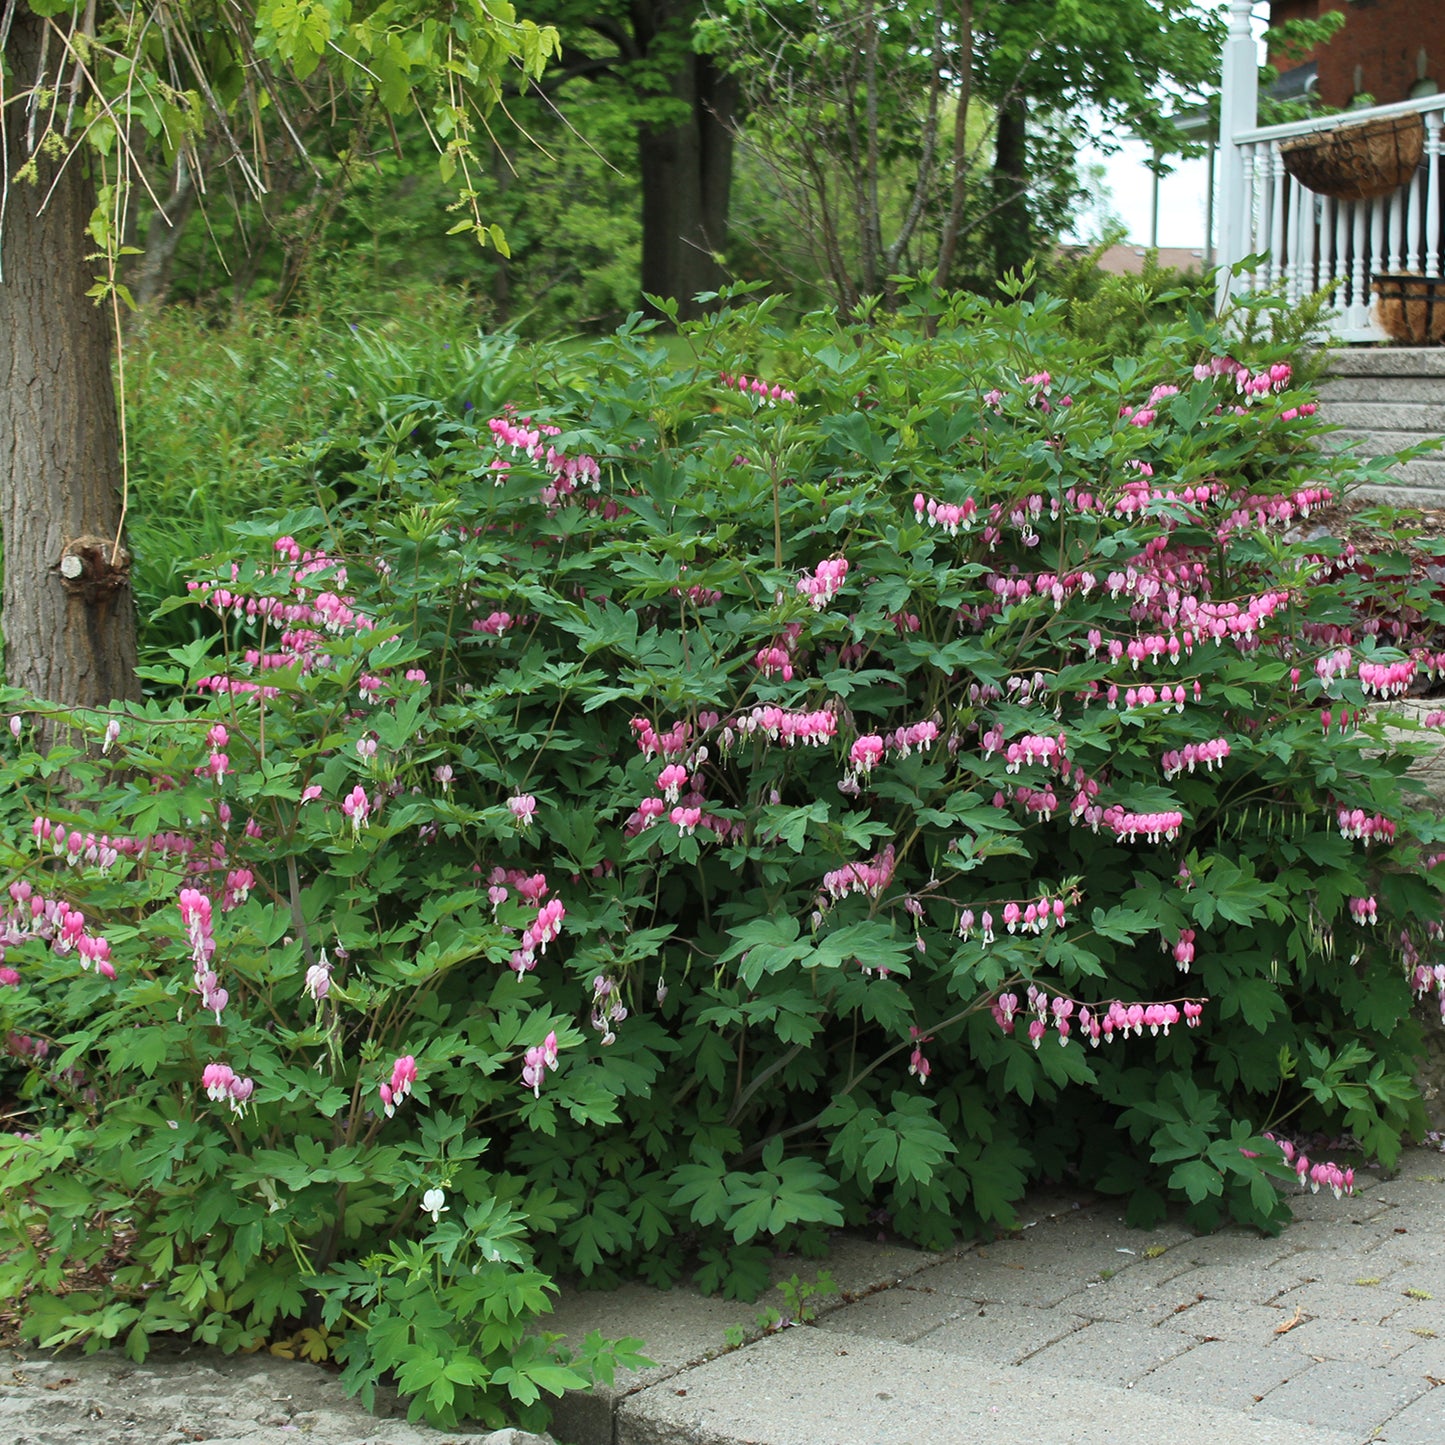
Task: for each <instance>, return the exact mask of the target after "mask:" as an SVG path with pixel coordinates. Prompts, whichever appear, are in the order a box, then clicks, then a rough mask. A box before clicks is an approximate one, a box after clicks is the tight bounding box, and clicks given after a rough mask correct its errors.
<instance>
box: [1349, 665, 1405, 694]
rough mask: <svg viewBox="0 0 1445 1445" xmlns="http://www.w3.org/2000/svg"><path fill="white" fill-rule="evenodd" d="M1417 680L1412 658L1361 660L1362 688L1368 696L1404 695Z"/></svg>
mask: <svg viewBox="0 0 1445 1445" xmlns="http://www.w3.org/2000/svg"><path fill="white" fill-rule="evenodd" d="M1414 680H1415V663H1414V661H1413V659H1411V658H1408V657H1407V658H1403V659H1401V660H1400V661H1398V662H1361V663H1360V689H1361V691H1362V692H1363V693H1364V694H1365V696H1366V697H1369V695H1370V694H1371V693H1372V692H1373V693H1378V694H1379V696H1381V697H1403V696H1404V695H1405V693H1407V692H1408V691H1409V690H1410V684H1411V683H1412V682H1414Z"/></svg>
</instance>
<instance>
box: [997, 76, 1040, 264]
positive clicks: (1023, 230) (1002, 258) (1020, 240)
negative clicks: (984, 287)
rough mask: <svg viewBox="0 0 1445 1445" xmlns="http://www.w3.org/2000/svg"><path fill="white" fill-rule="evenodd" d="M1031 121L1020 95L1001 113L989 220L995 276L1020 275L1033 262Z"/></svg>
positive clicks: (1010, 101)
mask: <svg viewBox="0 0 1445 1445" xmlns="http://www.w3.org/2000/svg"><path fill="white" fill-rule="evenodd" d="M1028 118H1029V103H1028V100H1027V98H1026V97H1024V96H1023V95H1019V94H1015V95H1013V96H1010V97H1009V99H1008V100H1006V101H1005V102H1004V104H1003V105H1002V107H1001V108H1000V109H999V113H998V138H997V141H996V142H995V150H994V162H993V207H994V209H993V215H992V217H991V218H990V221H989V231H990V239H991V240H992V243H993V264H994V275H995V276H1003V275H1006V274H1007V273H1008V272H1010V271H1013V272H1020V271H1022V270H1023V268H1024V264H1025V262H1027V261H1030V260H1032V259H1033V254H1034V241H1033V226H1032V218H1031V217H1030V215H1029V198H1028V188H1029V173H1028V169H1029V162H1028Z"/></svg>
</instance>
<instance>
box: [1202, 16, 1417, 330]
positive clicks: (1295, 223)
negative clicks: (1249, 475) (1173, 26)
mask: <svg viewBox="0 0 1445 1445" xmlns="http://www.w3.org/2000/svg"><path fill="white" fill-rule="evenodd" d="M1249 9H1250V6H1249V3H1248V0H1232V3H1231V16H1230V36H1229V40H1228V42H1227V43H1226V49H1225V65H1224V91H1223V95H1222V97H1221V106H1220V118H1221V125H1220V134H1221V147H1222V151H1223V154H1222V156H1221V158H1220V167H1219V174H1220V185H1221V194H1220V204H1219V210H1220V222H1221V224H1220V239H1219V252H1218V259H1219V264H1220V268H1221V270H1220V299H1221V301H1222V300H1223V299H1224V295H1225V293H1226V289H1227V290H1228V291H1229V292H1230V293H1232V294H1236V295H1237V294H1239V292H1241V291H1252V290H1259V289H1263V288H1266V287H1269V288H1276V287H1278V288H1283V290H1284V292H1285V294H1286V295H1287V296H1288V297H1289V298H1290V299H1291V300H1297V299H1299V298H1300V297H1302V296H1307V295H1309V294H1310V293H1311V292H1314V291H1319V290H1322V289H1323V288H1324V287H1326V286H1328V285H1330V284H1331V283H1332V282H1338V285H1337V287H1336V289H1335V292H1334V301H1333V305H1334V308H1335V310H1336V312H1337V313H1338V314H1337V316H1336V318H1335V320H1334V322H1333V323H1332V326H1331V331H1332V333H1333V335H1334V336H1335V337H1336V338H1337V339H1338V340H1340V341H1382V340H1385V339H1386V337H1385V333H1384V332H1383V331H1382V330H1381V329H1380V328H1379V326H1377V325H1376V324H1375V322H1374V321H1373V320H1372V319H1371V315H1370V308H1371V304H1372V302H1373V300H1374V297H1373V295H1372V293H1371V291H1370V281H1371V278H1372V277H1373V276H1376V275H1381V274H1391V273H1400V272H1417V273H1420V274H1422V275H1426V276H1434V277H1439V276H1441V275H1442V271H1441V264H1442V254H1441V232H1442V222H1445V215H1442V212H1445V175H1442V168H1445V157H1442V149H1445V136H1442V123H1445V95H1431V96H1424V97H1421V98H1420V99H1418V100H1409V101H1403V102H1401V103H1400V104H1398V105H1381V106H1374V107H1372V108H1370V109H1368V110H1357V111H1350V112H1349V113H1348V114H1345V115H1337V116H1329V117H1326V118H1323V119H1318V120H1308V121H1300V122H1297V123H1295V124H1292V125H1275V126H1257V125H1255V123H1254V122H1255V116H1256V113H1257V111H1256V105H1257V83H1258V82H1257V75H1258V70H1257V64H1256V51H1255V42H1254V39H1253V36H1252V35H1251V34H1250V31H1249ZM1409 114H1419V115H1420V117H1421V119H1422V121H1423V122H1424V126H1425V148H1424V155H1423V157H1422V159H1421V162H1420V165H1419V166H1418V167H1417V168H1416V171H1415V173H1414V175H1413V176H1412V177H1411V179H1410V180H1409V181H1408V182H1407V183H1406V184H1405V185H1403V186H1402V187H1401V188H1400V189H1399V190H1397V191H1394V192H1391V193H1390V194H1389V195H1386V196H1380V197H1378V198H1376V199H1374V200H1367V201H1337V200H1333V199H1331V198H1330V197H1328V196H1321V195H1317V194H1316V193H1315V192H1313V191H1311V190H1308V189H1306V188H1305V187H1304V186H1302V185H1301V184H1300V183H1299V182H1298V181H1297V180H1295V178H1294V177H1293V176H1291V175H1290V174H1289V173H1288V172H1287V171H1286V170H1285V168H1284V158H1283V156H1282V155H1281V153H1280V149H1279V146H1280V142H1281V141H1285V140H1289V139H1291V138H1293V137H1295V136H1303V135H1316V134H1319V133H1321V132H1325V131H1329V130H1333V129H1337V128H1338V127H1340V126H1349V125H1358V124H1359V123H1360V122H1362V121H1367V120H1373V119H1375V118H1377V117H1387V116H1397V115H1409ZM1254 255H1263V256H1264V257H1265V259H1264V262H1263V264H1262V266H1261V267H1260V268H1259V269H1258V270H1256V271H1252V272H1249V273H1247V274H1245V275H1243V276H1239V277H1235V278H1233V279H1231V278H1230V277H1229V269H1228V268H1229V267H1230V266H1232V265H1233V264H1234V263H1235V262H1237V261H1240V260H1242V259H1243V258H1244V257H1246V256H1254Z"/></svg>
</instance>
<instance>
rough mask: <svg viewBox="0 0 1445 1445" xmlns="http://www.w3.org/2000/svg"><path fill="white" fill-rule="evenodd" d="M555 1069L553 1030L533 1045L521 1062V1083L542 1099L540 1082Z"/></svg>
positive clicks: (555, 1054) (555, 1042)
mask: <svg viewBox="0 0 1445 1445" xmlns="http://www.w3.org/2000/svg"><path fill="white" fill-rule="evenodd" d="M556 1067H557V1034H556V1031H555V1030H554V1031H553V1032H551V1033H549V1034H548V1035H547V1037H546V1038H545V1039H543V1040H542V1042H541V1043H540V1044H533V1045H532V1047H531V1048H529V1049H528V1050H527V1052H526V1055H525V1056H524V1058H523V1061H522V1082H523V1083H524V1084H525V1085H526V1086H527V1087H528V1088H529V1089H530V1090H531V1091H532V1093H533V1094H534V1095H535V1096H536V1097H537V1098H539V1099H540V1098H541V1097H542V1081H543V1080H544V1079H545V1078H546V1077H547V1070H548V1069H555V1068H556Z"/></svg>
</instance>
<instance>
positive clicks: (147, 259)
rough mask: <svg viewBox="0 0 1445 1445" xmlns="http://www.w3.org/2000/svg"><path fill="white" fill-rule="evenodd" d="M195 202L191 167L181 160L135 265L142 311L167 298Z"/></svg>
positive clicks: (136, 291) (136, 290)
mask: <svg viewBox="0 0 1445 1445" xmlns="http://www.w3.org/2000/svg"><path fill="white" fill-rule="evenodd" d="M196 199H197V197H196V185H195V182H194V181H193V180H192V179H191V168H190V165H189V164H188V163H187V162H186V161H185V160H184V159H181V160H178V161H177V162H176V173H175V178H174V180H173V181H172V183H171V193H170V195H168V196H167V197H166V199H165V209H164V211H156V212H155V213H154V214H153V215H152V216H151V219H150V225H149V226H148V227H147V228H146V243H145V250H144V252H143V253H142V255H141V256H140V258H139V260H138V261H137V262H136V268H135V284H134V285H133V286H132V287H131V294H132V295H133V296H134V297H135V304H136V305H137V306H138V307H139V308H140V309H141V310H142V311H144V310H145V309H146V307H148V306H152V305H159V304H160V303H162V302H164V301H165V299H166V293H167V291H168V290H169V289H170V284H171V263H172V262H173V261H174V260H175V259H176V247H177V246H179V245H180V244H181V237H182V236H183V235H184V234H185V230H186V222H187V221H188V220H189V219H190V217H191V212H192V211H194V210H195V209H196Z"/></svg>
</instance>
